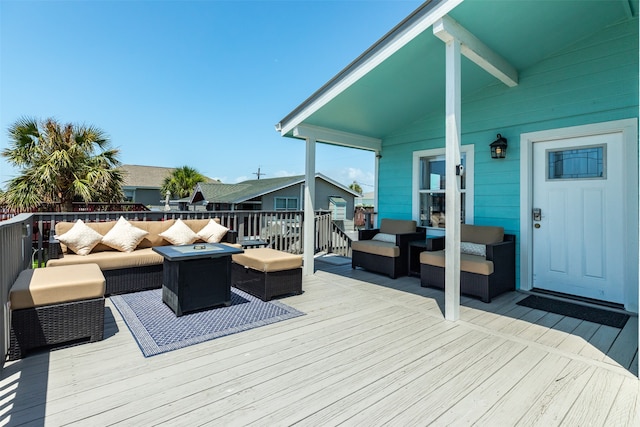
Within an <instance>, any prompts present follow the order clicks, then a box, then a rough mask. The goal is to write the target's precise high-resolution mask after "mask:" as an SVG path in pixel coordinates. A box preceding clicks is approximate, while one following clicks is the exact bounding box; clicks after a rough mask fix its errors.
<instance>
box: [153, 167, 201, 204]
mask: <svg viewBox="0 0 640 427" xmlns="http://www.w3.org/2000/svg"><path fill="white" fill-rule="evenodd" d="M206 179H207V178H206V177H205V176H204V175H202V174H201V173H200V172H198V171H197V170H196V169H194V168H192V167H189V166H182V167H179V168H177V169H174V170H173V172H172V173H171V175H169V176H167V177H166V178H165V179H164V182H163V183H162V188H161V190H160V191H162V194H167V191H168V192H170V193H171V194H172V195H173V197H177V198H178V199H182V198H184V197H189V196H190V195H191V192H192V191H193V189H194V187H195V186H196V184H197V183H199V182H203V181H205V180H206Z"/></svg>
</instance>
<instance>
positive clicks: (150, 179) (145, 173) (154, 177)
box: [120, 165, 217, 206]
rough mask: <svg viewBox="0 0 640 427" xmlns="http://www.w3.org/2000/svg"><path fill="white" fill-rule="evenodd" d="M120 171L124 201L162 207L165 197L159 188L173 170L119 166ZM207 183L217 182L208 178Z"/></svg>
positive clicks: (156, 167)
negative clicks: (121, 173)
mask: <svg viewBox="0 0 640 427" xmlns="http://www.w3.org/2000/svg"><path fill="white" fill-rule="evenodd" d="M120 170H122V171H123V172H124V173H123V176H124V183H123V185H122V190H123V192H124V197H125V201H127V202H134V203H141V204H143V205H146V206H163V205H164V200H165V197H166V196H165V195H164V194H162V193H161V192H160V188H161V187H162V184H163V182H164V179H165V178H166V177H168V176H170V175H171V174H172V173H173V171H174V170H175V168H163V167H159V166H140V165H122V166H120ZM209 182H217V181H216V180H214V179H212V178H209ZM174 202H175V201H174ZM174 204H175V203H174ZM176 206H177V205H176Z"/></svg>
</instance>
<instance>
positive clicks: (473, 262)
mask: <svg viewBox="0 0 640 427" xmlns="http://www.w3.org/2000/svg"><path fill="white" fill-rule="evenodd" d="M420 264H428V265H433V266H436V267H442V268H444V264H445V257H444V250H442V251H433V252H431V251H424V252H420ZM460 271H466V272H468V273H476V274H483V275H485V276H489V275H491V274H493V261H487V259H486V258H485V257H481V256H477V255H469V254H460Z"/></svg>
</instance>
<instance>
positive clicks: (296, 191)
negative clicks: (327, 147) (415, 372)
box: [191, 173, 358, 220]
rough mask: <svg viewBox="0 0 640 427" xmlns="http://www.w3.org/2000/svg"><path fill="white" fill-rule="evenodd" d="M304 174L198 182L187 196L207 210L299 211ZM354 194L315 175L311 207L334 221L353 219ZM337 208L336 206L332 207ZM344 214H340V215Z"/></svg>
mask: <svg viewBox="0 0 640 427" xmlns="http://www.w3.org/2000/svg"><path fill="white" fill-rule="evenodd" d="M304 182H305V181H304V175H297V176H288V177H282V178H268V179H253V180H249V181H243V182H240V183H237V184H220V183H217V184H216V183H199V184H198V185H197V186H196V189H195V191H194V193H193V196H192V197H191V203H192V204H202V205H205V206H206V209H207V210H212V211H224V210H235V211H240V210H264V211H278V210H283V211H284V210H290V211H291V210H293V211H297V210H302V209H303V208H304V206H303V200H304V198H303V189H304ZM356 196H358V193H356V192H355V191H353V190H351V189H350V188H349V187H346V186H344V185H342V184H339V183H338V182H336V181H334V180H332V179H330V178H328V177H326V176H324V175H322V174H320V173H318V174H316V197H315V208H316V210H318V209H324V210H332V211H334V212H336V213H337V214H338V215H345V217H342V218H335V219H348V220H352V219H353V208H354V199H355V198H356ZM336 205H338V206H336ZM343 212H344V213H343Z"/></svg>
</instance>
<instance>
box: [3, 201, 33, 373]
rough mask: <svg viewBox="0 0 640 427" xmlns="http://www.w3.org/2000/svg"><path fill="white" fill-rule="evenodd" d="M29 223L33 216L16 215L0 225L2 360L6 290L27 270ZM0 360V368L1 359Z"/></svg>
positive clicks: (5, 339)
mask: <svg viewBox="0 0 640 427" xmlns="http://www.w3.org/2000/svg"><path fill="white" fill-rule="evenodd" d="M32 223H33V215H32V214H19V215H16V216H15V217H13V218H11V219H9V220H6V221H2V222H0V304H2V305H1V308H0V310H1V311H2V313H1V317H0V321H1V322H2V325H0V326H1V327H0V354H2V355H3V356H4V355H5V354H7V350H8V349H9V327H8V325H9V321H10V314H11V313H10V309H9V307H8V304H7V303H8V301H9V289H11V285H12V284H13V282H14V281H15V280H16V278H17V277H18V274H20V272H21V271H22V270H25V269H27V268H30V264H31V231H32V230H31V225H32ZM0 360H1V361H0V366H2V365H3V364H4V357H2V358H1V359H0Z"/></svg>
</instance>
